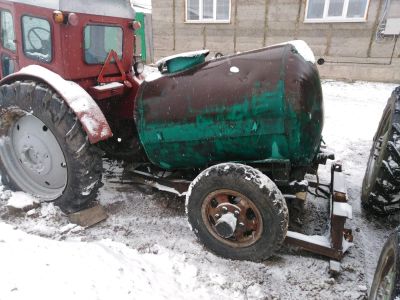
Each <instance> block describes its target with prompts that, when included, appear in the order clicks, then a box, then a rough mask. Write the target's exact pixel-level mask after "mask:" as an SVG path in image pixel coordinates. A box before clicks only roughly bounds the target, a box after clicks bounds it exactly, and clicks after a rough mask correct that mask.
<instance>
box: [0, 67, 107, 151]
mask: <svg viewBox="0 0 400 300" xmlns="http://www.w3.org/2000/svg"><path fill="white" fill-rule="evenodd" d="M32 67H34V66H31V67H29V66H28V67H26V68H24V69H22V70H21V71H19V72H17V73H14V74H11V75H9V76H7V77H5V78H3V79H2V80H1V81H0V85H3V84H7V83H10V82H14V81H17V80H24V79H36V80H37V81H43V82H46V83H47V84H49V85H50V86H52V87H53V88H54V89H55V90H56V91H57V92H58V93H59V95H60V96H61V97H62V98H63V99H64V101H65V102H66V103H67V105H68V106H69V107H70V108H71V109H72V110H73V111H74V113H75V115H76V117H77V118H78V119H79V120H80V122H81V124H82V127H83V129H84V130H85V132H86V133H87V135H88V138H89V141H90V143H92V144H95V143H97V142H99V141H103V140H106V139H108V138H110V137H112V135H113V134H112V131H111V128H110V126H109V125H108V122H107V119H106V118H105V116H104V114H103V112H102V111H101V110H100V108H99V106H97V104H96V102H95V101H94V100H93V99H92V98H91V97H90V95H88V94H87V92H86V91H85V90H84V89H83V88H82V87H80V86H79V85H74V86H73V87H70V90H71V89H72V88H74V89H75V90H76V92H75V91H74V92H73V93H71V92H70V91H68V90H66V88H65V85H66V84H68V82H67V81H66V80H64V79H63V78H61V77H60V76H57V74H54V73H53V72H51V71H49V70H46V69H42V70H43V71H42V72H37V68H35V69H33V68H32ZM32 69H33V70H32ZM67 94H69V96H68V95H67ZM71 95H73V97H71ZM80 100H81V101H84V103H87V105H84V106H82V105H77V106H75V103H76V102H77V101H80ZM94 129H95V130H94Z"/></svg>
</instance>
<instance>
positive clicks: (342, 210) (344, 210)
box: [333, 201, 353, 219]
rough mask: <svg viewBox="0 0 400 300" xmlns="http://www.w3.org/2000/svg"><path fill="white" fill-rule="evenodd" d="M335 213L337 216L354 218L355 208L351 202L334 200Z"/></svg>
mask: <svg viewBox="0 0 400 300" xmlns="http://www.w3.org/2000/svg"><path fill="white" fill-rule="evenodd" d="M333 214H334V215H335V216H341V217H346V218H348V219H352V218H353V209H352V207H351V205H350V204H348V203H344V202H336V201H335V202H333Z"/></svg>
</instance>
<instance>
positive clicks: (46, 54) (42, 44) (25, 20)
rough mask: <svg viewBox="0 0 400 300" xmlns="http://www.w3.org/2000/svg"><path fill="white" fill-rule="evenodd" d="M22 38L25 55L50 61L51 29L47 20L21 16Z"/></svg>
mask: <svg viewBox="0 0 400 300" xmlns="http://www.w3.org/2000/svg"><path fill="white" fill-rule="evenodd" d="M22 38H23V47H24V53H25V55H26V56H27V57H29V58H31V59H34V60H38V61H42V62H50V61H51V59H52V42H51V30H50V23H49V22H48V21H47V20H45V19H40V18H36V17H31V16H23V17H22Z"/></svg>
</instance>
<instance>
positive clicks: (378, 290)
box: [368, 227, 400, 300]
mask: <svg viewBox="0 0 400 300" xmlns="http://www.w3.org/2000/svg"><path fill="white" fill-rule="evenodd" d="M399 298H400V227H399V228H398V229H397V230H396V231H395V232H394V233H392V234H391V235H390V237H389V239H388V240H387V241H386V243H385V245H384V246H383V249H382V252H381V255H380V257H379V261H378V265H377V267H376V270H375V276H374V280H373V282H372V285H371V291H370V293H369V298H368V299H370V300H375V299H389V300H394V299H399Z"/></svg>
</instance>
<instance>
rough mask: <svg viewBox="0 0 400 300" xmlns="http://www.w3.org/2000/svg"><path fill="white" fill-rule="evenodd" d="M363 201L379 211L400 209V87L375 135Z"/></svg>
mask: <svg viewBox="0 0 400 300" xmlns="http://www.w3.org/2000/svg"><path fill="white" fill-rule="evenodd" d="M361 201H362V204H363V206H364V207H366V208H369V209H372V210H374V211H375V212H377V213H379V214H389V213H393V212H396V211H398V210H399V209H400V87H397V88H396V89H395V90H394V91H393V93H392V96H391V97H390V98H389V100H388V103H387V105H386V108H385V110H384V111H383V115H382V118H381V121H380V123H379V127H378V130H377V132H376V134H375V136H374V139H373V144H372V148H371V152H370V156H369V159H368V164H367V169H366V171H365V176H364V180H363V184H362V191H361Z"/></svg>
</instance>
